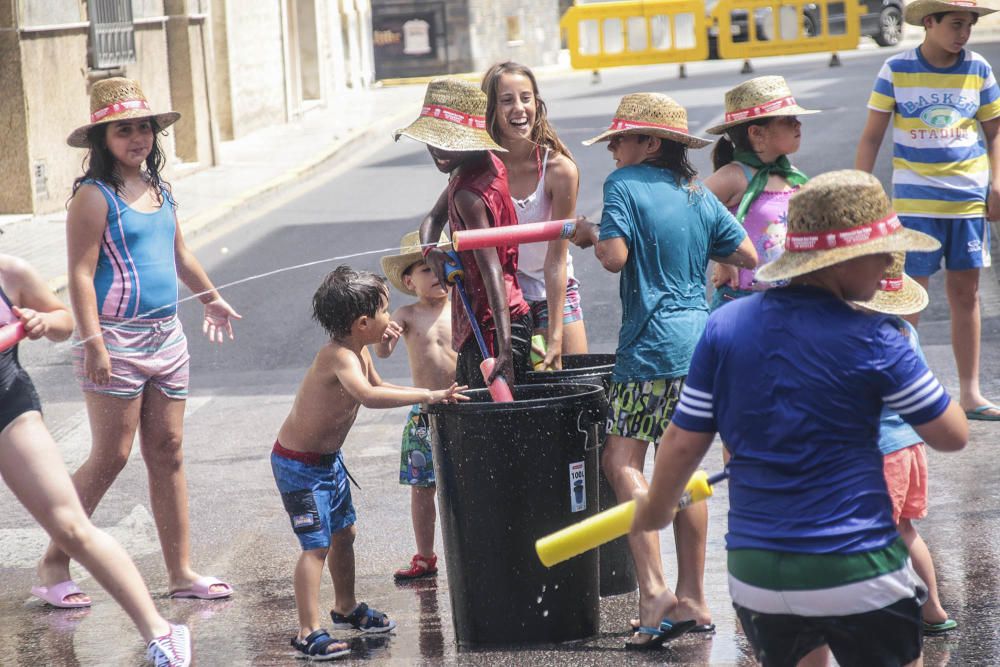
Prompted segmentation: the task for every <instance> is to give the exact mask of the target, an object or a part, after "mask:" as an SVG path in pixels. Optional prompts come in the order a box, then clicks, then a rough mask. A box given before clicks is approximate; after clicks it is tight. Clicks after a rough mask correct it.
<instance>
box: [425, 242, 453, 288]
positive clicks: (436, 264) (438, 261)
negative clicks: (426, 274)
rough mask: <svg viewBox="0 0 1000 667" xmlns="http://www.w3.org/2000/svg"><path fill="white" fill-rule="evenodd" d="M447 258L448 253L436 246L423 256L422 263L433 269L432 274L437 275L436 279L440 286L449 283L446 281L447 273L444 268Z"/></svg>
mask: <svg viewBox="0 0 1000 667" xmlns="http://www.w3.org/2000/svg"><path fill="white" fill-rule="evenodd" d="M447 259H448V253H446V252H445V251H444V250H441V248H438V247H434V248H431V249H430V252H428V253H427V254H426V255H425V256H424V263H425V264H427V266H429V267H431V271H433V272H434V275H435V276H437V279H438V281H439V282H440V283H441V285H442V286H445V285H450V284H451V283H449V282H448V275H447V274H446V273H445V270H444V265H445V261H447ZM445 289H447V288H445Z"/></svg>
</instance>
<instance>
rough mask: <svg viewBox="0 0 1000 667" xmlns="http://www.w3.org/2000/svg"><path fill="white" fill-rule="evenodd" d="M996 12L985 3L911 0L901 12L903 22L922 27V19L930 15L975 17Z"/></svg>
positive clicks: (962, 0)
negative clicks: (956, 13)
mask: <svg viewBox="0 0 1000 667" xmlns="http://www.w3.org/2000/svg"><path fill="white" fill-rule="evenodd" d="M995 11H997V9H996V7H990V6H989V3H987V2H979V1H977V0H913V2H909V3H907V4H906V9H904V10H903V20H904V21H906V22H907V23H909V24H910V25H916V26H922V25H923V24H924V17H925V16H929V15H930V14H941V13H947V12H972V13H973V14H975V15H977V16H985V15H986V14H992V13H993V12H995Z"/></svg>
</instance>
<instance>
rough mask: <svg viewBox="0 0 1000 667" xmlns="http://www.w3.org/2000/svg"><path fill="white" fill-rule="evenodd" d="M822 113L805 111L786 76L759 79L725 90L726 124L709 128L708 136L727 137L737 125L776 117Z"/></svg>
mask: <svg viewBox="0 0 1000 667" xmlns="http://www.w3.org/2000/svg"><path fill="white" fill-rule="evenodd" d="M811 113H819V111H816V110H815V109H803V108H802V107H800V106H799V105H798V103H797V102H796V101H795V98H794V97H792V91H791V89H789V87H788V83H787V82H786V81H785V77H783V76H758V77H757V78H755V79H750V80H749V81H744V82H743V83H741V84H740V85H738V86H736V87H735V88H733V89H732V90H728V91H726V122H724V123H722V124H721V125H716V126H714V127H710V128H708V129H707V130H705V131H706V132H708V133H709V134H725V132H726V130H727V129H729V128H731V127H733V126H734V125H740V124H742V123H746V122H749V121H751V120H758V119H760V118H770V117H773V116H806V115H808V114H811Z"/></svg>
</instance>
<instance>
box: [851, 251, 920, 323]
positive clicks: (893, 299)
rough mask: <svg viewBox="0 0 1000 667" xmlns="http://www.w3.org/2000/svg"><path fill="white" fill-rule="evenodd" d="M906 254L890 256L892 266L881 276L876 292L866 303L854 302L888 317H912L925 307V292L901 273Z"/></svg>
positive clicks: (915, 282) (897, 253) (918, 284)
mask: <svg viewBox="0 0 1000 667" xmlns="http://www.w3.org/2000/svg"><path fill="white" fill-rule="evenodd" d="M905 264H906V253H904V252H895V253H893V254H892V265H891V266H890V267H889V268H888V269H886V270H885V273H883V274H882V281H881V282H880V283H879V286H878V291H876V292H875V296H873V297H872V298H871V299H869V300H868V301H855V302H854V303H856V304H858V305H859V306H861V307H863V308H867V309H868V310H874V311H875V312H877V313H887V314H889V315H913V314H915V313H919V312H920V311H922V310H923V309H924V308H926V307H927V303H928V298H927V290H925V289H924V288H923V286H921V285H920V283H918V282H917V281H916V280H914V279H913V278H911V277H910V276H908V275H906V274H905V273H903V266H904V265H905Z"/></svg>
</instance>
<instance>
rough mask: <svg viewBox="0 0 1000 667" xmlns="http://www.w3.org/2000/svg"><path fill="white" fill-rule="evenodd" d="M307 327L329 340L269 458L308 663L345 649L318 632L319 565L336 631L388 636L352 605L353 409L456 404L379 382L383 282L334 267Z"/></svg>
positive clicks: (373, 615)
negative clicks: (327, 582)
mask: <svg viewBox="0 0 1000 667" xmlns="http://www.w3.org/2000/svg"><path fill="white" fill-rule="evenodd" d="M313 317H314V318H315V319H316V321H317V322H319V323H320V324H321V325H322V326H323V328H324V329H325V330H326V331H327V333H328V334H329V335H330V340H329V341H328V342H327V343H326V344H325V345H324V346H323V347H322V348H321V349H320V351H319V352H318V353H317V354H316V358H315V359H314V360H313V363H312V365H311V366H310V367H309V370H308V371H307V372H306V376H305V378H304V379H303V380H302V384H301V385H300V386H299V390H298V392H297V393H296V395H295V401H294V403H293V404H292V409H291V412H290V413H289V415H288V417H287V418H286V419H285V422H284V424H282V426H281V430H280V431H279V432H278V438H277V440H275V442H274V447H273V449H272V451H271V469H272V471H273V473H274V481H275V483H276V484H277V486H278V491H279V492H280V493H281V501H282V503H283V504H284V506H285V511H287V512H288V516H289V519H290V520H291V524H292V530H293V531H294V532H295V535H296V537H298V539H299V543H300V545H301V546H302V554H301V555H300V556H299V561H298V564H297V565H296V566H295V606H296V609H297V610H298V616H299V632H298V635H297V636H295V637H292V640H291V643H292V646H293V647H294V648H295V649H296V650H298V651H299V652H300V653H302V654H303V655H304V656H306V657H309V658H311V659H313V660H328V659H332V658H335V657H339V656H343V655H347V653H349V652H350V650H349V648H348V646H347V644H346V643H345V642H342V641H338V640H336V639H334V638H332V637H331V636H330V634H329V633H328V632H327V631H326V630H324V629H323V628H321V627H320V623H319V616H318V613H317V612H318V610H319V587H320V579H321V577H322V574H323V566H324V563H325V564H326V565H328V566H329V569H330V576H331V578H332V579H333V587H334V595H335V602H334V606H333V609H332V610H331V611H330V617H331V620H332V621H333V627H334V629H338V630H350V629H354V630H359V631H361V632H364V633H380V632H389V631H391V630H392V629H393V628H395V627H396V622H395V621H392V620H390V619H389V617H388V616H386V615H385V614H384V613H382V612H379V611H377V610H375V609H373V608H371V607H369V606H368V605H367V604H366V603H364V602H361V603H358V600H357V598H355V595H354V538H355V535H356V534H357V531H356V529H355V527H354V523H355V512H354V506H353V505H352V503H351V489H350V486H349V485H348V475H347V469H346V468H345V467H344V460H343V454H342V453H341V447H342V446H343V444H344V441H345V440H346V439H347V434H348V433H349V432H350V430H351V426H352V425H353V424H354V420H355V418H356V417H357V415H358V407H359V406H361V405H364V406H365V407H368V408H395V407H400V406H404V405H413V404H416V403H440V402H448V401H455V400H460V399H462V398H464V397H463V396H461V394H459V393H458V392H459V391H460V390H461V388H460V387H458V385H456V384H454V383H452V384H451V386H450V387H448V388H447V389H440V390H436V391H431V390H429V389H417V388H414V387H399V386H396V385H392V384H389V383H387V382H382V380H381V378H380V377H379V375H378V373H377V372H376V371H375V367H374V365H373V364H372V358H371V355H370V354H369V353H368V348H367V346H368V345H374V344H376V343H379V342H380V341H382V339H383V337H384V336H385V333H386V328H387V327H388V325H389V290H388V287H387V286H386V284H385V280H384V279H383V278H381V277H379V276H376V275H374V274H372V273H369V272H367V271H355V270H353V269H351V268H350V267H348V266H340V267H337V269H336V270H335V271H333V272H332V273H330V274H329V275H327V276H326V278H325V279H324V280H323V283H322V284H321V285H320V287H319V289H318V290H316V294H315V295H314V296H313Z"/></svg>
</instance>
